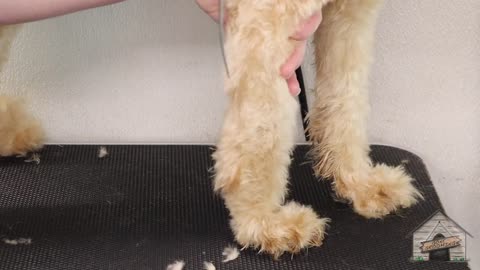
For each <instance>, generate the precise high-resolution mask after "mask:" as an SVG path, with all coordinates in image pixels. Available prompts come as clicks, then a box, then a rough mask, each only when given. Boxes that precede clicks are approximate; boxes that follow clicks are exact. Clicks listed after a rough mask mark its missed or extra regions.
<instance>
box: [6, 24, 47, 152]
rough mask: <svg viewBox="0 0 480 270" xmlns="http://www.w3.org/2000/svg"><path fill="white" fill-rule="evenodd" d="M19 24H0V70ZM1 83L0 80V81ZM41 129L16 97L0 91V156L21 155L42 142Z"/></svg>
mask: <svg viewBox="0 0 480 270" xmlns="http://www.w3.org/2000/svg"><path fill="white" fill-rule="evenodd" d="M18 28H19V26H16V25H10V26H8V25H0V72H2V68H3V67H4V65H5V63H6V62H7V60H8V56H9V51H10V46H11V44H12V42H13V39H14V37H15V34H16V32H17V31H18ZM0 83H1V82H0ZM43 137H44V135H43V130H42V128H41V126H40V124H39V123H38V122H37V120H35V119H34V118H33V117H32V116H30V115H29V114H28V113H27V112H26V110H25V109H24V106H23V104H22V102H21V101H20V100H19V99H18V98H14V97H9V96H6V95H3V94H2V93H0V156H11V155H23V154H26V153H27V152H29V151H33V150H37V149H39V148H40V147H41V146H42V144H43Z"/></svg>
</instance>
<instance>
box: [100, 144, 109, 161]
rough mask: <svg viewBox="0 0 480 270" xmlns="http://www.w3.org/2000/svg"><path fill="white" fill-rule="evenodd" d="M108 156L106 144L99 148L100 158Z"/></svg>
mask: <svg viewBox="0 0 480 270" xmlns="http://www.w3.org/2000/svg"><path fill="white" fill-rule="evenodd" d="M106 156H108V151H107V148H106V147H105V146H102V147H100V148H99V149H98V158H104V157H106Z"/></svg>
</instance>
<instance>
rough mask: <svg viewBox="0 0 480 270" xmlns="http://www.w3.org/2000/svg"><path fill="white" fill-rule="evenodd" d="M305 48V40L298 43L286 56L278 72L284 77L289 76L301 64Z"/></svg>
mask: <svg viewBox="0 0 480 270" xmlns="http://www.w3.org/2000/svg"><path fill="white" fill-rule="evenodd" d="M306 49H307V42H306V41H304V42H301V43H300V45H299V46H298V47H297V48H295V51H294V52H293V54H292V55H290V57H289V58H288V60H287V62H285V64H284V65H283V66H282V68H281V70H280V74H281V75H282V77H284V78H285V79H288V78H290V77H291V76H292V75H293V74H294V73H295V70H296V69H297V68H298V67H299V66H300V65H301V64H302V62H303V57H304V56H305V50H306Z"/></svg>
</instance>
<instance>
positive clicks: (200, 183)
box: [0, 146, 468, 270]
mask: <svg viewBox="0 0 480 270" xmlns="http://www.w3.org/2000/svg"><path fill="white" fill-rule="evenodd" d="M98 148H99V147H98V146H63V147H60V146H48V147H47V148H46V149H44V150H43V151H42V152H41V153H40V154H41V158H40V161H41V162H40V164H36V163H26V162H24V159H21V158H9V159H2V160H0V239H14V238H31V241H32V242H31V244H29V245H9V244H5V243H3V242H0V269H21V270H25V269H50V270H57V269H82V270H86V269H135V270H139V269H165V267H166V266H167V265H168V264H169V263H172V262H173V261H174V260H179V259H180V260H184V261H185V263H186V266H185V268H184V269H202V267H203V262H204V261H211V262H213V263H214V264H215V265H216V266H217V269H293V270H297V269H333V270H335V269H341V270H345V269H363V270H365V269H381V270H384V269H392V270H393V269H436V270H438V269H468V268H467V265H466V263H441V262H422V263H418V262H417V263H413V262H410V260H409V258H410V256H411V246H412V239H411V236H410V237H409V236H408V233H409V232H411V231H412V230H413V229H414V228H415V227H416V226H417V225H419V224H420V223H422V222H423V221H424V220H425V219H426V218H427V217H429V216H430V215H431V214H432V213H433V212H435V211H436V210H437V209H441V205H440V202H439V199H438V197H437V195H436V193H435V190H434V188H433V186H432V183H431V181H430V179H429V175H428V173H427V171H426V169H425V166H424V165H423V163H422V161H421V160H420V159H419V158H418V157H416V156H414V155H412V154H410V153H408V152H406V151H403V150H399V149H395V148H390V147H384V146H374V147H373V149H372V150H373V151H372V157H373V159H374V160H375V161H381V162H384V163H387V164H391V165H398V164H401V163H402V162H403V163H405V167H406V168H407V170H408V171H409V172H410V173H411V174H412V175H413V176H414V177H415V178H416V179H417V182H416V185H417V186H418V187H419V189H420V190H421V191H422V192H423V193H424V194H425V197H426V200H425V201H424V202H422V203H421V204H419V205H417V206H415V207H413V208H411V209H408V210H405V211H402V212H401V213H399V215H393V216H389V217H387V218H385V219H384V220H366V219H364V218H362V217H360V216H358V215H356V214H354V213H353V212H352V210H350V208H349V207H348V206H347V205H344V204H340V203H336V202H334V200H333V198H332V196H331V195H330V193H331V189H330V184H329V183H328V182H326V181H317V180H316V179H315V178H314V177H313V176H312V170H311V168H310V165H309V164H308V162H306V160H305V155H306V151H307V150H308V149H307V146H299V147H297V149H296V151H295V154H294V161H293V165H292V168H291V179H292V180H291V187H290V188H291V192H290V196H289V199H294V200H296V201H299V202H302V203H304V204H308V205H312V206H313V207H314V209H315V210H316V211H317V213H319V214H320V215H322V216H324V217H329V218H331V220H332V222H331V227H330V228H329V229H328V235H327V237H326V240H325V242H324V245H323V246H322V247H320V248H313V249H310V250H308V252H306V251H305V252H303V253H302V254H299V255H296V256H294V257H291V256H289V255H286V256H283V257H282V258H281V259H280V260H279V261H273V260H272V259H271V258H270V257H268V256H265V255H257V254H256V252H254V251H251V250H246V251H242V253H241V255H240V257H239V258H238V259H237V260H235V261H232V262H229V263H222V262H221V261H222V255H221V253H222V250H223V249H224V248H225V247H226V246H228V245H230V244H233V243H234V242H233V238H232V234H231V232H230V230H229V227H228V212H227V210H226V209H225V208H224V206H223V202H222V201H221V199H220V198H219V197H217V196H215V195H214V194H213V192H212V187H211V186H212V185H211V175H210V173H209V168H210V167H211V166H212V161H211V159H210V154H211V152H212V150H211V148H210V147H208V146H107V149H108V151H109V155H108V156H107V157H105V158H103V159H99V158H98V157H97V153H98ZM447 214H448V213H447Z"/></svg>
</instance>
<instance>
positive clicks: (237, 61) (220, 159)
mask: <svg viewBox="0 0 480 270" xmlns="http://www.w3.org/2000/svg"><path fill="white" fill-rule="evenodd" d="M324 2H325V1H319V0H296V1H291V0H262V1H253V0H229V1H227V6H228V9H229V25H228V29H227V40H226V45H225V47H226V53H227V60H228V64H229V68H230V78H229V79H227V81H226V87H227V92H228V95H229V97H230V104H229V107H228V110H227V113H226V117H225V121H224V126H223V129H222V133H221V138H220V141H219V143H218V145H217V151H216V152H215V153H214V156H213V157H214V159H215V171H216V176H215V190H217V191H219V192H220V193H221V195H222V197H223V198H224V200H225V203H226V205H227V207H228V209H229V210H230V215H231V217H232V220H231V227H232V229H233V232H234V234H235V238H236V240H237V241H238V242H239V243H240V244H241V245H243V246H245V247H247V246H251V247H254V248H259V249H260V250H261V251H265V252H267V253H270V254H272V255H274V256H276V257H278V256H279V255H281V254H282V253H283V252H292V253H295V252H298V251H299V250H300V249H302V248H305V247H309V246H319V245H320V244H321V242H322V239H323V235H324V229H325V224H326V220H325V219H320V218H319V217H318V216H317V215H316V214H315V212H314V211H313V210H312V209H311V208H310V207H307V206H302V205H299V204H297V203H295V202H290V203H287V204H285V203H284V198H285V194H286V185H287V177H288V165H289V163H290V153H291V149H292V146H293V142H294V134H293V131H294V126H295V115H296V110H297V103H296V101H295V99H294V98H293V97H292V96H291V95H290V94H289V91H288V88H287V84H286V82H285V79H283V78H281V77H280V75H279V72H280V66H281V65H282V63H283V62H284V61H285V59H287V57H288V56H289V54H290V53H291V52H292V51H293V48H294V46H295V43H294V41H292V40H289V36H290V35H291V34H292V33H293V32H294V31H295V29H294V27H295V26H296V25H298V23H299V22H300V20H301V19H305V18H308V17H309V16H310V15H311V14H313V12H314V11H317V10H319V9H320V8H321V6H322V4H323V3H324Z"/></svg>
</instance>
